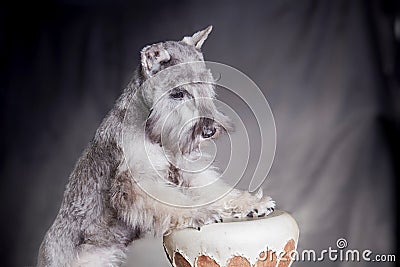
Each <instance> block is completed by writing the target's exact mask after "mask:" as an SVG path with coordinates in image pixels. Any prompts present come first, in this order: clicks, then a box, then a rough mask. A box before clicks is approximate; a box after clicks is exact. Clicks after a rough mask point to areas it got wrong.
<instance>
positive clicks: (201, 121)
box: [140, 26, 231, 154]
mask: <svg viewBox="0 0 400 267" xmlns="http://www.w3.org/2000/svg"><path fill="white" fill-rule="evenodd" d="M211 29H212V27H211V26H209V27H208V28H206V29H204V30H202V31H199V32H196V33H195V34H194V35H193V36H190V37H184V38H183V39H182V40H181V41H167V42H162V43H157V44H153V45H149V46H146V47H145V48H143V50H142V51H141V70H140V71H141V76H142V85H143V86H142V87H141V95H142V97H143V100H144V102H145V103H146V105H147V106H148V108H149V110H150V113H149V116H148V119H147V121H146V125H145V131H146V136H147V137H148V138H149V139H150V140H151V141H152V142H155V143H159V144H160V145H161V146H164V147H165V148H166V149H168V150H169V151H171V152H172V153H178V152H180V153H182V154H186V153H190V152H191V151H193V150H194V149H196V148H198V145H199V144H200V142H202V141H204V140H207V139H210V138H215V137H217V136H218V134H219V133H220V132H221V131H225V130H229V129H230V128H231V124H230V122H229V120H228V118H227V117H226V116H225V115H223V114H222V113H221V112H220V111H218V110H217V108H216V105H215V103H214V100H215V92H214V89H215V84H214V78H213V77H212V75H211V72H210V70H209V69H207V67H206V64H205V62H204V58H203V54H202V52H201V47H202V45H203V43H204V41H205V40H206V39H207V37H208V35H209V33H210V32H211Z"/></svg>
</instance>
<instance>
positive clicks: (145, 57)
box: [140, 43, 171, 78]
mask: <svg viewBox="0 0 400 267" xmlns="http://www.w3.org/2000/svg"><path fill="white" fill-rule="evenodd" d="M140 57H141V64H142V70H143V74H144V75H145V76H146V77H147V78H148V77H151V76H153V75H154V74H156V73H157V72H159V71H160V69H161V64H162V63H164V62H168V61H169V60H170V59H171V56H170V55H169V53H168V51H167V50H166V49H165V48H164V47H163V45H162V43H159V44H153V45H148V46H146V47H144V48H143V49H142V51H141V52H140Z"/></svg>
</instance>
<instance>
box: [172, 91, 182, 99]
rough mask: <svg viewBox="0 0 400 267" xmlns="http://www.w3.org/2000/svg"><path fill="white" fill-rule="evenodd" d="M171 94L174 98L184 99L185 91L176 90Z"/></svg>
mask: <svg viewBox="0 0 400 267" xmlns="http://www.w3.org/2000/svg"><path fill="white" fill-rule="evenodd" d="M170 96H171V97H172V98H174V99H182V98H183V97H184V96H185V91H175V92H172V93H171V94H170Z"/></svg>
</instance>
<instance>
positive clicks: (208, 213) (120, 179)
mask: <svg viewBox="0 0 400 267" xmlns="http://www.w3.org/2000/svg"><path fill="white" fill-rule="evenodd" d="M154 187H160V189H159V190H160V192H162V193H163V194H166V195H170V196H172V197H174V198H181V199H182V201H184V200H185V199H187V203H190V202H191V201H190V199H189V196H187V195H185V194H184V193H182V192H181V191H180V189H179V188H177V187H171V186H167V185H165V184H161V183H154ZM110 193H111V199H110V201H111V205H112V206H113V207H114V209H115V210H116V211H117V214H118V217H119V218H120V219H121V220H123V221H124V222H125V223H126V224H128V225H129V226H130V227H133V228H137V229H139V230H140V231H143V232H147V231H154V232H155V234H157V235H161V234H164V233H165V232H166V231H168V230H170V229H173V228H187V227H191V228H199V227H201V226H202V225H204V224H208V223H212V222H217V221H220V220H221V214H220V212H219V211H218V210H213V209H210V208H209V207H208V206H204V207H196V208H187V207H177V206H172V205H168V204H165V203H162V202H159V201H157V200H156V199H154V198H153V197H151V196H149V195H148V194H147V193H146V192H145V191H143V190H142V188H141V187H140V186H139V185H138V184H137V183H135V181H134V180H133V179H132V178H131V177H130V174H129V172H128V171H125V172H122V173H121V174H119V175H118V176H117V177H116V180H115V182H114V183H113V186H112V188H111V192H110Z"/></svg>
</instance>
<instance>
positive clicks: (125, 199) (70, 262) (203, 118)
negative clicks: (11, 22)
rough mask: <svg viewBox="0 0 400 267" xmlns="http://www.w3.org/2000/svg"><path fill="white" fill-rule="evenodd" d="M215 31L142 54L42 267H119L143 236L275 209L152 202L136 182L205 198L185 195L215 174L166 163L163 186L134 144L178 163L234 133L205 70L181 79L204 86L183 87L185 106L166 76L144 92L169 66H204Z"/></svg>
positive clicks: (256, 204)
mask: <svg viewBox="0 0 400 267" xmlns="http://www.w3.org/2000/svg"><path fill="white" fill-rule="evenodd" d="M210 31H211V27H209V28H207V29H205V30H203V31H200V32H198V33H195V34H194V35H193V36H192V37H185V38H184V39H183V40H182V41H178V42H175V41H167V42H163V43H158V44H154V45H150V46H146V47H145V48H144V49H143V50H142V52H141V65H140V67H139V68H138V69H137V70H136V72H135V74H134V78H133V80H132V82H131V83H130V84H129V85H128V86H127V87H126V89H125V90H124V92H123V93H122V95H121V96H120V97H119V99H118V100H117V101H116V103H115V106H114V108H113V109H112V110H111V111H110V112H109V114H108V115H107V116H106V118H105V119H104V120H103V122H102V123H101V125H100V127H99V128H98V130H97V131H96V134H95V136H94V138H93V140H92V141H91V142H90V143H89V145H88V147H87V148H86V150H85V151H84V153H83V155H82V156H81V158H80V159H79V160H78V162H77V163H76V166H75V168H74V170H73V171H72V174H71V175H70V177H69V181H68V184H67V186H66V188H65V192H64V198H63V202H62V204H61V208H60V211H59V213H58V215H57V217H56V219H55V221H54V223H53V225H52V226H51V227H50V229H49V230H48V232H47V233H46V235H45V237H44V240H43V242H42V244H41V247H40V250H39V255H38V266H48V267H50V266H52V267H53V266H57V267H64V266H65V267H66V266H68V267H69V266H120V264H121V263H122V262H123V261H124V259H125V252H126V250H127V246H128V245H129V244H130V243H131V242H132V241H133V240H135V239H138V238H140V237H141V236H142V234H143V233H146V232H153V233H154V234H156V235H161V234H164V233H166V232H167V231H169V230H171V229H174V228H184V227H200V226H202V225H203V224H207V223H211V222H214V221H215V220H219V219H220V218H221V217H224V216H231V214H235V215H237V214H242V215H243V216H246V215H247V213H248V212H249V211H251V210H253V209H254V208H257V209H258V210H259V211H260V213H263V212H264V213H267V209H268V211H269V209H270V208H273V207H274V202H273V201H272V200H271V199H270V198H269V197H264V198H262V197H261V196H260V195H258V196H253V195H250V194H249V193H247V192H241V191H238V190H232V191H231V193H229V195H227V196H226V197H224V198H223V199H221V200H219V201H217V202H215V203H213V204H210V205H207V206H201V207H196V208H190V209H189V208H179V207H176V206H170V205H167V204H163V203H161V202H158V201H157V200H155V199H153V198H152V197H151V196H149V195H148V194H147V193H146V192H144V191H143V188H141V187H140V182H138V181H141V180H143V181H147V180H149V181H150V180H151V179H154V180H156V183H155V184H157V186H159V185H160V184H161V187H162V186H165V190H170V191H171V192H173V193H176V194H177V195H179V196H180V197H181V198H182V199H183V200H185V199H188V200H189V199H191V198H193V197H197V198H200V199H201V198H202V196H201V194H199V195H196V196H191V195H185V193H184V192H185V191H184V190H183V191H182V188H190V187H191V186H196V185H198V184H199V183H200V184H201V180H202V179H203V180H204V179H210V178H212V177H215V176H216V175H217V172H216V171H215V170H214V169H210V170H208V171H207V172H205V173H203V174H185V173H184V172H182V170H180V168H179V167H177V166H175V165H173V164H172V163H169V162H166V164H165V167H160V169H161V173H162V176H164V178H165V180H162V179H161V178H160V177H157V176H156V175H155V174H153V173H152V172H151V171H147V169H146V168H147V167H149V170H151V168H150V166H147V165H146V164H144V165H143V162H145V161H143V162H138V161H140V159H139V160H138V159H136V158H135V156H134V155H136V154H139V153H141V152H140V151H142V150H141V149H142V147H141V143H140V142H134V141H135V140H141V139H140V138H142V137H143V140H144V143H145V144H146V145H147V146H149V147H150V148H151V149H153V150H154V151H158V149H160V147H162V148H163V149H164V151H165V153H167V154H168V155H170V157H171V159H172V160H173V161H179V159H180V158H181V157H182V155H183V154H188V155H191V154H192V153H195V152H194V151H195V150H196V149H197V148H198V145H199V143H200V142H201V141H204V140H203V139H204V138H202V137H201V136H202V133H203V131H206V130H207V129H208V128H213V127H215V129H216V131H217V132H220V131H224V130H225V129H226V128H229V120H228V119H227V118H226V117H225V116H224V115H223V114H222V113H220V112H218V110H217V109H216V107H215V105H214V103H213V101H212V99H213V98H214V97H215V94H214V87H213V85H212V84H211V83H208V82H212V80H213V78H212V76H211V74H210V72H209V71H208V70H207V69H206V68H205V65H204V64H200V65H198V66H199V67H195V68H193V69H191V70H190V71H189V72H187V73H185V72H182V73H184V74H182V77H180V78H182V79H189V80H191V81H206V82H199V83H194V84H187V85H183V86H182V88H181V89H179V90H185V93H184V94H185V95H184V99H185V100H184V101H183V100H182V101H178V100H175V99H173V97H171V92H170V91H165V90H164V88H166V87H167V86H168V84H169V83H170V82H171V80H172V78H171V77H170V76H168V75H167V76H161V80H156V83H155V84H154V83H153V84H149V85H147V86H146V85H145V84H146V82H148V81H151V78H152V77H153V76H154V75H156V74H157V73H160V74H161V73H162V70H164V69H166V68H168V67H170V66H175V65H177V64H179V63H185V62H192V61H197V62H200V63H201V62H202V61H203V55H202V53H201V51H200V48H201V46H202V44H203V43H204V41H205V39H206V38H207V36H208V34H209V33H210ZM179 75H181V73H178V76H179ZM180 78H179V77H178V78H177V77H174V80H176V79H178V80H179V79H180ZM178 105H182V107H180V106H178ZM184 108H189V109H196V110H195V111H196V114H198V116H197V117H195V118H193V122H189V123H188V122H187V121H185V120H186V118H185V114H183V111H182V110H183V109H184ZM167 113H171V114H172V116H173V122H170V123H169V122H168V120H167V118H166V115H165V114H167ZM163 121H164V122H163ZM165 121H166V122H167V123H165ZM177 126H179V127H177ZM177 128H180V130H182V131H180V132H178V131H177ZM228 130H229V129H228ZM123 138H127V140H128V141H131V140H132V142H133V144H135V145H134V147H130V146H128V147H127V146H126V144H124V143H123ZM128 150H129V151H128ZM160 151H161V150H160ZM130 155H133V156H130ZM156 156H157V155H156ZM139 158H140V156H139ZM139 163H140V164H139ZM167 163H168V164H167ZM160 179H161V180H160ZM162 184H164V185H162ZM171 184H172V185H175V187H171V186H170V185H171ZM220 186H224V185H220Z"/></svg>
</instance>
